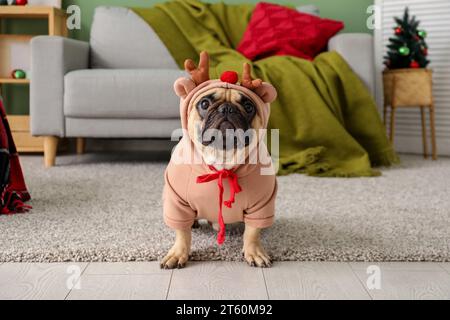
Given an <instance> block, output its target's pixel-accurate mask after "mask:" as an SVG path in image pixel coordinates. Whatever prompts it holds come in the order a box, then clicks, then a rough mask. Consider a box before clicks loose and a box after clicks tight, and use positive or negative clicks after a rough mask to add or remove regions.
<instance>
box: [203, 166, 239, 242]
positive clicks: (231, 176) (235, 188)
mask: <svg viewBox="0 0 450 320" xmlns="http://www.w3.org/2000/svg"><path fill="white" fill-rule="evenodd" d="M209 169H210V170H212V171H214V172H213V173H208V174H205V175H203V176H198V177H197V183H205V182H210V181H213V180H216V179H217V185H218V186H219V226H220V230H219V233H218V234H217V243H218V244H222V243H223V242H224V241H225V223H224V221H223V215H222V203H223V204H224V205H225V206H227V207H228V208H231V206H232V204H233V203H234V197H235V195H236V193H239V192H241V191H242V189H241V186H240V185H239V184H238V177H237V175H236V174H235V173H234V172H233V171H232V170H227V169H222V170H217V169H216V168H214V167H213V166H209ZM226 178H228V182H229V184H230V199H229V200H228V201H223V191H224V188H223V179H226Z"/></svg>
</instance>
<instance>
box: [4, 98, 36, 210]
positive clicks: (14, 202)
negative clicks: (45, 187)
mask: <svg viewBox="0 0 450 320" xmlns="http://www.w3.org/2000/svg"><path fill="white" fill-rule="evenodd" d="M0 117H1V119H0V214H12V213H23V212H27V211H29V210H30V209H31V206H28V205H26V204H25V202H26V201H28V200H30V194H29V193H28V191H27V187H26V186H25V181H24V179H23V173H22V168H21V167H20V162H19V155H18V154H17V150H16V146H15V145H14V141H13V138H12V135H11V129H10V128H9V124H8V120H7V119H6V112H5V108H4V107H3V102H2V99H1V97H0Z"/></svg>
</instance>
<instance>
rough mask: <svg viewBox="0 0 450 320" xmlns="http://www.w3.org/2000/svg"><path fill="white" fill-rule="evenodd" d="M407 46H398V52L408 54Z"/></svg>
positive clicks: (403, 54)
mask: <svg viewBox="0 0 450 320" xmlns="http://www.w3.org/2000/svg"><path fill="white" fill-rule="evenodd" d="M409 52H410V51H409V48H408V47H400V48H399V49H398V53H400V54H401V55H402V56H407V55H409Z"/></svg>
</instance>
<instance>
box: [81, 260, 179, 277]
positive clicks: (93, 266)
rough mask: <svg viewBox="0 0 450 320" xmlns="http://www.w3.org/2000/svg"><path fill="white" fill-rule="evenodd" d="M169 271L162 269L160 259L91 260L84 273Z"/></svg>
mask: <svg viewBox="0 0 450 320" xmlns="http://www.w3.org/2000/svg"><path fill="white" fill-rule="evenodd" d="M167 273H168V271H167V270H161V268H160V267H159V262H158V261H152V262H109V263H104V262H91V263H90V264H89V266H88V267H87V268H86V270H85V271H84V273H83V275H125V274H130V275H146V274H167ZM169 273H170V271H169Z"/></svg>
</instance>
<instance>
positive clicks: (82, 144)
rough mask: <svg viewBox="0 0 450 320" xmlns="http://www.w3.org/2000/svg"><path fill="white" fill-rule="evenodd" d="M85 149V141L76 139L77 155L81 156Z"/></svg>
mask: <svg viewBox="0 0 450 320" xmlns="http://www.w3.org/2000/svg"><path fill="white" fill-rule="evenodd" d="M85 149H86V139H85V138H77V154H83V153H84V151H85Z"/></svg>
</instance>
